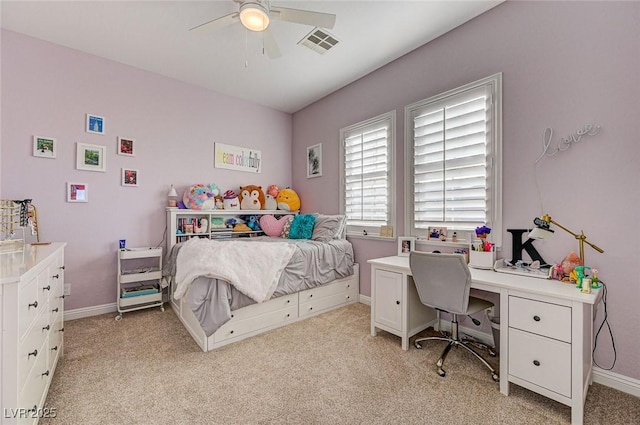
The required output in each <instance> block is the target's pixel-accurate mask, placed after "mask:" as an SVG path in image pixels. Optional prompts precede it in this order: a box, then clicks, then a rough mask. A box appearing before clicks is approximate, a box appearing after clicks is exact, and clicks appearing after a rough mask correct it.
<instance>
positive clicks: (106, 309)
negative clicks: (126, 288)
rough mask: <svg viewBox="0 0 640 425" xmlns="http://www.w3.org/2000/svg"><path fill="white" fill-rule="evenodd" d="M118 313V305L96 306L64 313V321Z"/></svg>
mask: <svg viewBox="0 0 640 425" xmlns="http://www.w3.org/2000/svg"><path fill="white" fill-rule="evenodd" d="M116 311H118V306H117V305H116V303H110V304H102V305H94V306H92V307H82V308H75V309H73V310H66V311H65V312H64V320H65V322H66V321H67V320H76V319H82V318H83V317H91V316H99V315H101V314H107V313H115V312H116Z"/></svg>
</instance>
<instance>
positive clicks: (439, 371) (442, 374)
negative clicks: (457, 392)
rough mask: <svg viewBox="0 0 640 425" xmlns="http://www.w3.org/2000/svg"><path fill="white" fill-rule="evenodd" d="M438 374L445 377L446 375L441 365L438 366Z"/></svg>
mask: <svg viewBox="0 0 640 425" xmlns="http://www.w3.org/2000/svg"><path fill="white" fill-rule="evenodd" d="M438 375H440V376H441V377H443V378H444V377H445V376H446V375H447V372H445V371H444V370H443V369H442V368H441V367H439V368H438Z"/></svg>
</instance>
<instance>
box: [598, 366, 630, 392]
mask: <svg viewBox="0 0 640 425" xmlns="http://www.w3.org/2000/svg"><path fill="white" fill-rule="evenodd" d="M593 382H596V383H598V384H602V385H604V386H605V387H611V388H613V389H616V390H618V391H622V392H623V393H627V394H631V395H633V396H636V397H640V380H638V379H634V378H629V377H628V376H624V375H620V374H619V373H615V372H611V371H609V370H604V369H600V368H599V367H595V366H594V367H593Z"/></svg>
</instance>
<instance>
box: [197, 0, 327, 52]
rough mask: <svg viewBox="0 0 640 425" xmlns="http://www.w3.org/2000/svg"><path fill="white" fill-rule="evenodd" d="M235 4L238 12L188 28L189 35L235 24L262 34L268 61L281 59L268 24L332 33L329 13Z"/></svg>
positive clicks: (263, 2) (249, 0)
mask: <svg viewBox="0 0 640 425" xmlns="http://www.w3.org/2000/svg"><path fill="white" fill-rule="evenodd" d="M233 1H234V2H236V3H238V11H237V12H233V13H230V14H228V15H225V16H221V17H219V18H215V19H213V20H211V21H208V22H205V23H203V24H200V25H198V26H196V27H193V28H191V29H190V30H189V31H194V32H200V33H207V32H210V31H214V30H217V29H220V28H224V27H226V26H229V25H232V24H234V23H236V22H238V21H240V23H242V25H243V26H244V27H245V28H246V29H248V30H250V31H256V32H262V33H263V35H264V39H263V40H264V41H263V42H264V50H265V52H266V54H267V56H269V57H270V58H271V59H275V58H278V57H280V56H281V53H280V49H279V48H278V44H277V43H276V40H275V38H274V37H273V35H272V34H271V31H269V23H270V22H271V20H278V21H285V22H293V23H296V24H303V25H311V26H315V27H321V28H326V29H332V28H333V26H334V25H335V22H336V15H334V14H331V13H323V12H313V11H311V10H300V9H290V8H288V7H275V6H271V5H270V2H269V0H233Z"/></svg>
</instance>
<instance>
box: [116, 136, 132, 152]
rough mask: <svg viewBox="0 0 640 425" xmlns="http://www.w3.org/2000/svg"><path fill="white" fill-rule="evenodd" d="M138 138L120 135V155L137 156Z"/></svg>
mask: <svg viewBox="0 0 640 425" xmlns="http://www.w3.org/2000/svg"><path fill="white" fill-rule="evenodd" d="M135 143H136V140H135V139H132V138H130V137H118V155H126V156H135V155H136V153H135V150H134V146H135Z"/></svg>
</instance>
